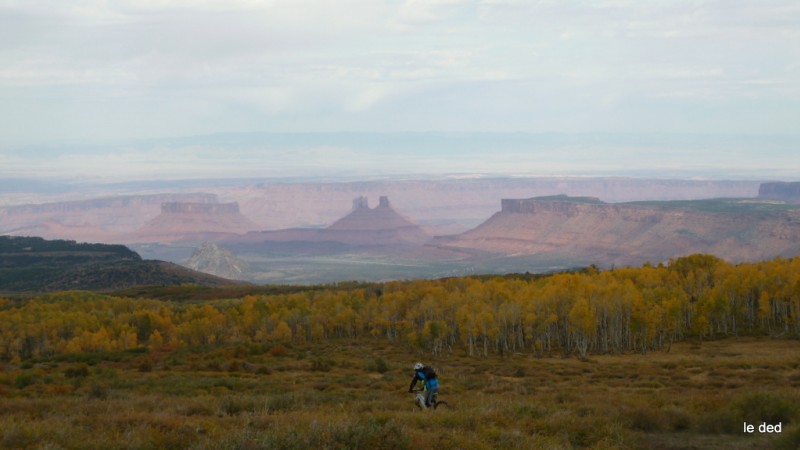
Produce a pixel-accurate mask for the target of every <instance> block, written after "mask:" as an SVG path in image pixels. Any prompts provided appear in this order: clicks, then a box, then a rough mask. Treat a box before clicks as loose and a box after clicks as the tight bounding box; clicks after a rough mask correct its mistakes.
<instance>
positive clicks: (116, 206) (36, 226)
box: [0, 193, 217, 242]
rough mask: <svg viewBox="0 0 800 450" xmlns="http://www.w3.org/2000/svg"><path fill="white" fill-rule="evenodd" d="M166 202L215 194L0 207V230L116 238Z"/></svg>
mask: <svg viewBox="0 0 800 450" xmlns="http://www.w3.org/2000/svg"><path fill="white" fill-rule="evenodd" d="M165 202H192V203H217V196H216V195H215V194H204V193H196V194H150V195H126V196H117V197H104V198H96V199H90V200H74V201H63V202H52V203H42V204H37V205H14V206H7V207H2V208H0V233H6V234H14V235H18V236H26V235H28V236H42V237H44V238H50V239H52V238H58V239H78V240H87V241H93V242H97V241H101V242H111V241H116V240H117V239H116V238H117V237H118V236H119V235H120V234H126V233H132V232H134V231H136V230H138V229H139V228H141V227H142V226H143V225H144V224H145V223H146V222H147V221H148V220H150V219H152V218H154V217H156V216H157V215H158V214H159V213H160V211H161V205H162V204H163V203H165Z"/></svg>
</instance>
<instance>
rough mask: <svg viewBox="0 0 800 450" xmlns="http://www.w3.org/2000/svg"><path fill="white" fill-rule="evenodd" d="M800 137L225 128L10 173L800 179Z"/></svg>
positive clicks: (70, 156) (74, 149)
mask: <svg viewBox="0 0 800 450" xmlns="http://www.w3.org/2000/svg"><path fill="white" fill-rule="evenodd" d="M798 147H800V136H794V135H757V136H753V135H733V134H726V135H700V134H691V135H676V134H632V133H434V132H428V133H218V134H212V135H203V136H189V137H182V138H173V139H152V140H138V141H130V142H126V143H113V144H106V145H100V144H94V145H81V144H73V145H65V144H62V145H51V146H30V147H17V148H13V149H7V150H5V152H4V153H5V154H4V155H3V159H4V161H3V162H4V164H2V166H0V179H6V180H10V179H25V180H32V181H44V182H73V181H75V182H80V183H96V184H107V183H132V182H144V181H154V180H173V181H180V180H195V179H204V180H215V179H216V180H224V179H238V178H242V179H253V180H260V179H263V180H268V179H276V180H281V179H283V180H311V179H325V180H332V181H335V180H345V181H347V180H360V179H361V180H368V179H389V178H397V177H412V178H419V177H423V178H424V177H440V176H451V177H459V176H489V177H491V176H525V177H530V176H537V177H541V176H604V177H607V176H622V177H638V178H642V177H647V178H698V179H750V180H786V181H792V180H795V179H798V178H800V152H797V151H796V149H797V148H798Z"/></svg>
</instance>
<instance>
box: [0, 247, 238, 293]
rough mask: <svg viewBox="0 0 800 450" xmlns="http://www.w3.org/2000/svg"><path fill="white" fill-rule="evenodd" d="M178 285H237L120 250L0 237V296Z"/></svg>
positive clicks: (127, 250) (122, 248) (120, 248)
mask: <svg viewBox="0 0 800 450" xmlns="http://www.w3.org/2000/svg"><path fill="white" fill-rule="evenodd" d="M179 284H197V285H202V286H228V285H234V284H237V282H234V281H231V280H227V279H224V278H219V277H215V276H212V275H207V274H204V273H200V272H195V271H193V270H189V269H186V268H184V267H181V266H179V265H177V264H173V263H169V262H165V261H155V260H143V259H142V258H141V257H140V256H139V255H138V254H137V253H136V252H133V251H131V250H130V249H128V248H127V247H125V246H122V245H106V244H86V243H76V242H75V241H64V240H54V241H51V240H45V239H42V238H39V237H19V236H0V293H1V292H49V291H59V290H73V289H80V290H90V291H110V290H118V289H127V288H132V287H137V286H153V285H160V286H165V285H179Z"/></svg>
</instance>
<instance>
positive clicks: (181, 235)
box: [126, 202, 259, 242]
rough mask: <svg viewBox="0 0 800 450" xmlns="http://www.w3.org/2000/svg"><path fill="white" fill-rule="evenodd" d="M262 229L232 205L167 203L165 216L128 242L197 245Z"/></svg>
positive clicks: (164, 210)
mask: <svg viewBox="0 0 800 450" xmlns="http://www.w3.org/2000/svg"><path fill="white" fill-rule="evenodd" d="M258 228H259V226H258V225H257V224H255V223H254V222H253V221H251V220H250V219H248V218H247V217H245V216H243V215H242V214H241V213H240V212H239V205H238V204H237V203H236V202H231V203H193V202H167V203H164V204H162V205H161V214H159V215H158V216H157V217H155V218H154V219H152V220H150V221H149V222H147V223H146V224H145V225H144V226H143V227H142V228H141V229H139V230H138V231H137V232H136V233H134V234H133V235H131V236H128V237H127V238H126V241H129V242H197V241H205V240H209V239H210V238H212V237H213V236H214V235H218V236H219V235H228V234H244V233H247V232H248V231H253V230H257V229H258Z"/></svg>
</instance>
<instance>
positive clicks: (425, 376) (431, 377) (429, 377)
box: [408, 366, 439, 391]
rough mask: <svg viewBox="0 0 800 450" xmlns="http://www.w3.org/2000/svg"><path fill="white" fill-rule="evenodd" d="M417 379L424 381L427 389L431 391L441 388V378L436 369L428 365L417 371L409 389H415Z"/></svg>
mask: <svg viewBox="0 0 800 450" xmlns="http://www.w3.org/2000/svg"><path fill="white" fill-rule="evenodd" d="M417 381H422V382H423V383H424V384H425V389H427V390H429V391H430V390H432V389H438V388H439V378H438V377H437V376H436V371H434V370H433V368H431V367H428V366H425V367H423V368H422V369H420V370H417V371H415V373H414V379H413V380H411V386H410V387H409V388H408V390H412V389H414V385H416V384H417Z"/></svg>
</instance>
